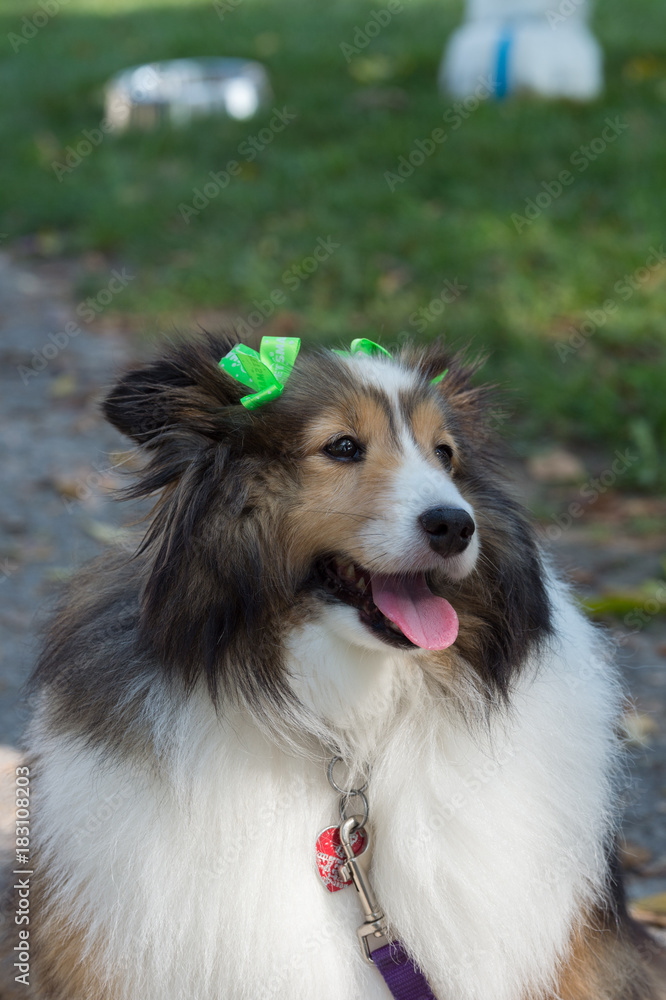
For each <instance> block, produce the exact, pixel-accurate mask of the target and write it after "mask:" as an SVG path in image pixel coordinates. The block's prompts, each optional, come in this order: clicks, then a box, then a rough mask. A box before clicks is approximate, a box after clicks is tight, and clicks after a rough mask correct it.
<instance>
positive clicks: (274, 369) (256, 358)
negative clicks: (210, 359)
mask: <svg viewBox="0 0 666 1000" xmlns="http://www.w3.org/2000/svg"><path fill="white" fill-rule="evenodd" d="M300 347H301V341H300V338H299V337H262V338H261V344H260V345H259V351H258V352H257V351H255V350H253V348H251V347H246V346H245V344H236V346H235V347H233V348H232V349H231V350H230V351H229V353H228V354H226V355H225V356H224V357H223V358H222V359H221V361H219V362H218V365H219V367H220V368H221V369H222V370H223V371H225V372H226V373H227V375H231V377H232V378H235V379H236V381H238V382H242V383H243V385H246V386H248V388H250V389H253V390H254V392H252V393H250V395H248V396H243V397H242V398H241V403H242V404H243V406H244V407H245V408H246V409H248V410H255V409H256V408H257V407H258V406H263V405H264V403H269V402H270V401H271V400H272V399H277V398H278V396H281V395H282V393H283V391H284V384H285V382H286V381H287V379H288V378H289V376H290V375H291V370H292V368H293V367H294V362H295V361H296V358H297V356H298V352H299V350H300Z"/></svg>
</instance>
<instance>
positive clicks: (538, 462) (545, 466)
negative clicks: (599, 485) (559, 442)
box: [527, 448, 586, 483]
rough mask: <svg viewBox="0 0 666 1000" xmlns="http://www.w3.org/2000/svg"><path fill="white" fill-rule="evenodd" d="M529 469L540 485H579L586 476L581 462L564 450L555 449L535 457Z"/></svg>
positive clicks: (530, 460) (529, 462)
mask: <svg viewBox="0 0 666 1000" xmlns="http://www.w3.org/2000/svg"><path fill="white" fill-rule="evenodd" d="M527 469H528V472H529V474H530V475H531V476H532V478H533V479H536V481H537V482H539V483H579V482H581V481H582V480H583V479H585V476H586V472H585V466H584V465H583V463H582V462H581V460H580V459H579V458H578V457H577V456H576V455H573V454H572V453H571V452H570V451H565V450H564V449H563V448H553V449H552V450H551V451H546V452H543V453H542V454H541V455H533V456H532V458H530V459H529V461H528V463H527Z"/></svg>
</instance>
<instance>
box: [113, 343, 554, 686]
mask: <svg viewBox="0 0 666 1000" xmlns="http://www.w3.org/2000/svg"><path fill="white" fill-rule="evenodd" d="M231 346H232V342H231V341H229V340H227V339H225V338H221V337H220V338H212V337H211V338H208V339H207V340H205V341H201V342H198V343H195V344H187V345H184V346H182V347H178V348H175V349H172V350H171V351H170V352H169V353H168V354H167V355H166V356H164V357H163V358H162V359H161V360H159V361H157V362H156V363H154V364H152V365H149V366H147V367H145V368H142V369H139V370H137V371H133V372H130V373H129V374H127V375H126V376H125V377H123V378H122V379H121V380H120V382H119V383H118V385H117V386H116V387H115V388H114V390H113V391H112V392H111V394H110V395H109V397H108V398H107V400H106V403H105V407H104V409H105V413H106V416H107V417H108V419H109V420H110V421H111V422H112V423H113V424H115V425H116V426H117V427H118V428H119V429H120V430H121V431H123V432H124V433H126V434H128V435H130V436H131V437H132V438H134V439H135V440H136V441H137V442H138V443H139V444H140V445H142V447H143V448H144V449H146V450H147V451H148V452H149V453H150V456H151V457H150V460H149V462H148V463H147V465H146V468H145V470H144V472H143V474H142V476H141V479H140V482H139V483H138V485H137V487H136V488H134V490H133V491H132V492H133V494H134V495H136V496H139V495H147V494H157V495H158V496H159V499H158V502H157V506H156V510H155V513H154V517H153V521H152V524H151V526H150V528H149V531H148V534H147V537H146V543H145V546H144V550H143V552H144V559H145V562H144V563H143V564H142V565H143V569H142V572H143V573H144V574H145V583H144V589H143V604H142V635H143V641H144V642H145V643H147V644H148V645H149V646H150V647H151V648H152V649H153V650H155V652H156V653H157V654H158V655H159V657H160V658H161V660H162V661H163V662H164V663H165V664H166V665H167V667H170V668H171V669H172V670H173V671H174V672H176V673H177V674H178V675H180V676H182V677H183V678H184V679H185V681H186V683H187V684H189V685H192V684H193V683H195V682H196V680H197V678H198V677H199V675H200V674H201V673H202V672H203V673H204V674H205V676H206V678H207V681H208V685H209V688H210V690H211V693H212V695H213V696H214V697H217V694H218V692H219V691H220V690H222V691H229V692H232V693H233V691H234V690H235V691H237V692H238V691H240V692H242V694H243V696H244V697H245V698H246V699H249V700H250V701H251V702H254V703H261V701H262V700H263V699H265V698H269V699H273V700H276V699H277V700H280V699H282V698H284V697H285V696H286V695H287V691H288V686H287V683H286V678H285V674H284V667H283V664H282V652H283V648H284V639H285V635H286V632H288V631H289V632H290V631H292V630H294V629H298V628H299V627H301V626H302V625H303V624H305V623H306V622H311V621H318V620H319V621H321V620H325V624H326V627H328V628H329V629H331V628H332V629H335V630H336V631H337V632H338V633H341V634H343V635H344V637H345V638H346V639H347V640H348V641H349V642H351V643H354V644H357V645H360V646H365V647H371V648H375V649H386V650H387V651H393V652H396V651H402V652H403V653H404V654H405V655H408V656H413V655H414V654H418V655H419V656H420V658H421V662H422V663H423V664H424V666H425V667H426V668H428V667H430V668H431V669H432V671H433V672H434V673H437V672H439V673H440V674H442V672H446V671H451V670H455V669H456V668H457V666H459V665H460V662H461V660H464V661H465V662H466V664H469V665H471V667H472V668H473V669H474V670H475V671H476V673H477V675H478V677H479V678H480V680H481V681H482V683H483V685H484V687H485V689H486V690H487V691H488V692H489V694H490V695H491V696H492V695H493V694H495V695H496V694H500V695H505V694H506V693H507V690H508V687H509V682H510V678H511V674H512V672H513V671H515V670H517V669H518V668H519V667H520V666H521V664H522V663H523V661H524V660H525V658H526V656H527V654H528V652H529V650H530V648H531V646H532V645H533V644H534V643H535V642H538V641H539V639H540V638H542V637H543V636H544V635H545V634H546V633H547V632H548V630H549V607H548V601H547V597H546V592H545V588H544V584H543V580H542V570H541V566H540V562H539V557H538V554H537V551H536V546H535V542H534V538H533V535H532V531H531V529H530V526H529V523H528V521H527V520H526V517H525V515H524V514H523V512H522V510H521V508H520V507H519V506H518V505H517V504H516V502H515V501H514V500H512V499H511V498H510V496H509V495H508V494H507V493H506V492H505V489H504V488H503V485H502V478H503V477H502V469H501V463H498V460H497V456H496V454H495V452H494V443H493V434H492V429H491V426H490V425H491V423H492V420H491V419H490V418H489V413H488V402H489V394H488V392H487V390H485V389H483V388H478V387H475V386H474V385H473V384H472V382H471V376H472V375H473V370H472V369H471V368H469V367H466V366H465V364H464V363H463V361H462V360H461V359H460V358H459V357H457V356H455V355H452V354H450V353H448V352H447V351H446V350H445V349H444V348H442V347H441V346H440V345H435V346H433V347H431V348H429V349H428V350H425V351H415V350H411V349H405V350H403V351H402V352H401V353H400V355H399V356H397V357H396V358H395V359H391V358H388V357H369V356H365V355H351V354H336V353H333V352H330V351H321V352H318V353H315V354H310V355H307V354H306V355H304V356H301V357H300V358H299V359H298V361H297V363H296V366H295V368H294V371H293V373H292V374H291V377H290V378H289V381H288V383H287V387H286V389H285V391H284V393H283V395H282V396H280V397H279V398H278V399H276V400H273V401H271V402H270V403H267V404H266V405H264V406H262V407H260V408H257V409H255V410H252V411H248V410H246V409H245V408H244V407H243V406H241V405H240V402H239V401H240V397H241V396H243V395H245V394H246V392H247V390H246V389H244V388H243V387H242V386H241V385H239V383H237V382H236V381H235V380H234V379H233V378H231V377H230V376H228V375H226V374H225V373H224V372H222V371H221V370H220V368H219V367H218V365H217V362H218V361H219V359H220V358H221V357H222V356H223V355H224V354H226V353H227V351H228V350H229V348H230V347H231ZM445 369H448V371H447V374H446V376H445V377H444V379H443V380H442V381H440V382H438V383H436V384H435V383H433V378H435V377H436V376H439V375H441V373H442V372H443V371H444V370H445Z"/></svg>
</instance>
